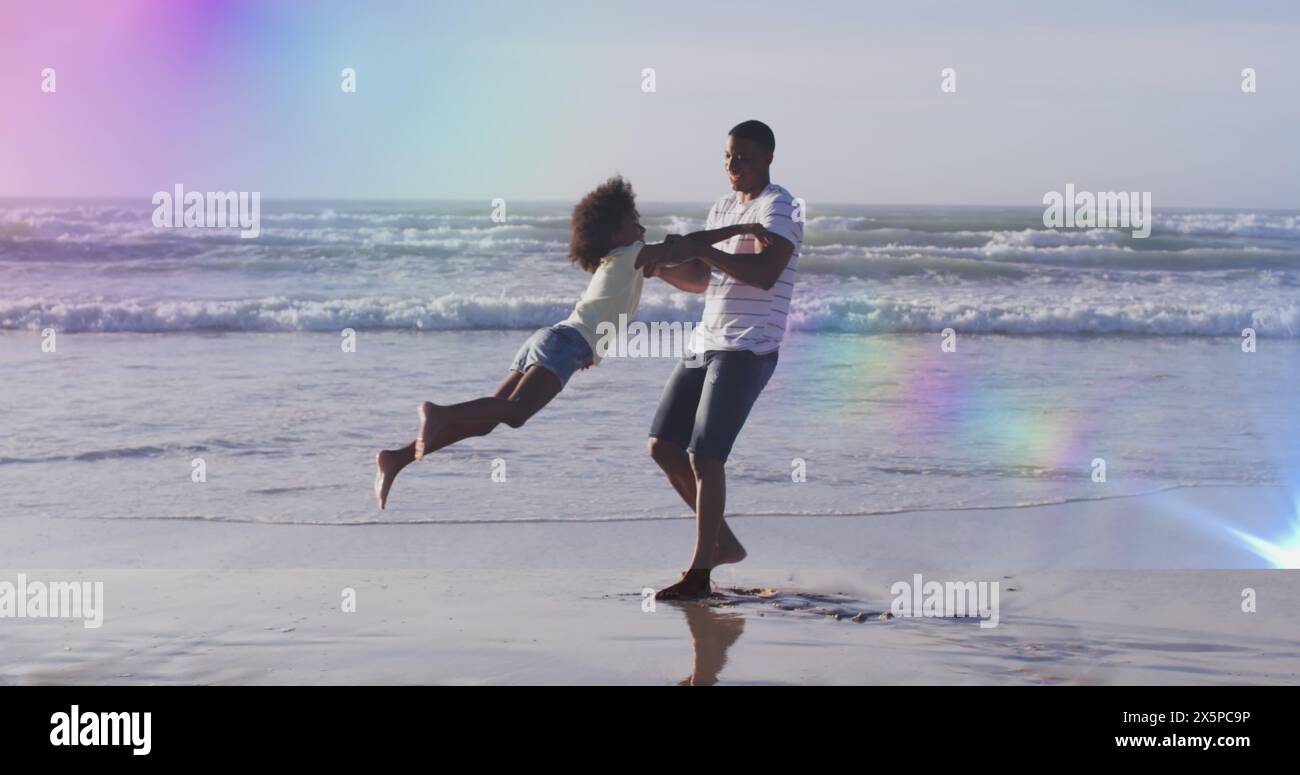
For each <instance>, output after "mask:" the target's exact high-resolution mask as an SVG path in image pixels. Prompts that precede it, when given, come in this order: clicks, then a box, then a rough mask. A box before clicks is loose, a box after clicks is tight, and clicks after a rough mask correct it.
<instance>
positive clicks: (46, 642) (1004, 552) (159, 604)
mask: <svg viewBox="0 0 1300 775" xmlns="http://www.w3.org/2000/svg"><path fill="white" fill-rule="evenodd" d="M1188 503H1198V504H1200V505H1201V506H1202V507H1204V508H1206V509H1208V510H1213V509H1215V508H1217V507H1219V506H1222V505H1224V504H1228V503H1231V504H1236V505H1237V507H1238V508H1241V509H1242V510H1245V509H1246V507H1250V508H1252V509H1258V510H1259V511H1260V512H1268V511H1269V510H1271V509H1276V508H1283V507H1285V506H1286V505H1287V500H1286V493H1285V492H1283V491H1282V490H1280V489H1273V488H1255V489H1250V488H1193V489H1184V490H1177V491H1168V492H1165V493H1162V494H1158V495H1152V496H1145V497H1135V498H1117V499H1112V500H1108V501H1093V502H1087V503H1072V504H1063V505H1058V506H1050V507H1034V508H1024V509H1009V510H1002V511H997V510H987V511H981V512H962V513H955V512H944V511H936V512H916V513H906V514H897V515H887V516H877V517H871V518H868V519H855V518H824V517H821V518H819V517H807V516H802V517H751V518H740V519H736V520H734V524H735V527H736V531H737V533H738V534H739V535H740V536H742V538H743V539H744V540H745V541H746V543H747V545H748V547H749V550H750V555H751V556H750V559H748V560H746V561H745V562H744V563H742V564H740V565H738V566H734V567H733V568H728V569H725V570H723V571H721V572H719V573H718V574H717V576H716V579H717V586H718V588H719V592H720V594H719V595H718V596H716V597H714V598H712V599H710V600H708V601H706V602H702V603H692V604H666V603H659V604H658V605H656V606H655V608H654V610H653V611H647V610H644V606H643V595H642V589H643V588H645V587H647V586H653V585H655V584H662V583H665V582H667V581H670V580H671V579H672V578H673V577H674V576H675V573H674V569H675V568H676V563H677V562H678V560H679V556H680V554H681V553H682V551H683V548H682V547H683V546H684V545H686V544H687V540H688V536H689V533H690V530H691V524H690V522H689V521H688V520H686V519H681V520H663V521H655V522H646V521H640V522H638V521H612V522H603V523H592V522H583V523H574V524H560V523H555V522H551V523H531V524H530V523H486V524H436V525H435V524H370V525H351V526H336V525H267V524H240V523H210V522H202V521H193V520H149V519H143V520H132V521H126V520H76V519H67V520H48V519H40V520H37V519H28V518H23V517H9V518H6V519H5V520H4V529H5V536H6V540H5V544H4V547H3V550H0V568H4V569H5V570H3V571H0V579H3V580H10V581H12V580H13V579H14V577H15V574H17V573H19V572H22V573H25V574H26V575H27V576H28V577H29V578H31V579H62V580H75V579H84V580H96V581H102V582H103V583H104V623H103V626H102V627H100V628H98V629H88V628H85V627H84V626H83V625H82V623H81V622H80V621H76V620H53V619H44V620H38V619H28V620H10V621H6V622H5V626H4V627H2V628H0V653H2V654H3V655H4V657H3V659H0V683H5V684H43V683H76V684H245V683H255V684H299V683H305V684H354V683H379V684H439V683H440V684H571V683H576V684H651V685H668V684H676V683H682V682H694V683H697V684H712V683H717V684H796V683H797V684H855V683H883V684H939V683H942V684H951V683H955V684H1005V683H1022V684H1058V683H1065V684H1134V683H1139V684H1179V683H1198V684H1294V683H1300V641H1298V640H1297V638H1296V630H1295V619H1294V612H1295V610H1297V605H1298V604H1300V572H1297V571H1284V570H1258V569H1254V568H1255V567H1257V566H1258V561H1257V560H1254V559H1252V555H1250V554H1249V553H1248V552H1243V553H1242V554H1241V555H1240V557H1239V558H1238V562H1239V564H1240V567H1239V568H1237V569H1223V562H1222V560H1223V556H1224V555H1223V548H1222V547H1223V542H1222V540H1221V538H1220V537H1219V536H1217V535H1215V534H1214V533H1213V531H1210V530H1206V529H1203V528H1196V529H1190V528H1189V527H1188V526H1189V522H1188V521H1187V520H1185V519H1183V520H1180V519H1177V518H1176V514H1175V513H1174V510H1175V509H1178V508H1186V506H1187V504H1188ZM1108 523H1110V524H1108ZM1115 525H1122V526H1123V528H1124V535H1125V537H1124V539H1123V541H1122V543H1123V547H1124V548H1122V550H1121V551H1116V547H1115V546H1106V545H1102V544H1100V543H1097V542H1095V541H1093V540H1091V539H1090V538H1089V536H1093V535H1110V534H1113V532H1112V531H1111V530H1110V528H1111V527H1113V526H1115ZM73 534H75V539H76V540H75V541H73V540H68V539H70V538H72V537H73ZM1155 548H1160V550H1161V551H1160V555H1161V556H1162V557H1164V558H1165V560H1164V561H1162V562H1159V563H1155V564H1151V563H1149V562H1148V560H1149V559H1150V557H1151V556H1152V553H1153V552H1152V550H1153V549H1155ZM1043 549H1048V550H1049V551H1048V552H1046V553H1044V552H1043V551H1042V550H1043ZM1048 556H1050V557H1051V558H1052V559H1051V561H1050V563H1048V562H1045V561H1044V559H1043V558H1044V557H1048ZM1210 558H1214V560H1215V562H1216V563H1217V565H1218V567H1219V568H1220V569H1217V570H1200V569H1198V568H1199V567H1201V566H1203V565H1204V564H1205V562H1206V561H1207V560H1208V559H1210ZM1139 560H1140V561H1141V563H1142V564H1141V566H1138V565H1137V564H1136V562H1137V561H1139ZM1229 567H1231V566H1229ZM915 573H922V574H924V576H925V577H926V578H931V579H937V580H975V581H981V580H984V581H996V582H998V583H999V584H1000V588H1001V595H1000V602H1001V605H1000V615H999V622H998V626H996V627H990V628H981V627H980V626H979V623H978V622H979V619H978V618H974V617H968V618H960V619H957V618H947V619H929V618H883V619H882V618H881V616H880V615H881V614H882V613H885V612H888V611H889V610H890V608H891V601H892V599H893V596H892V595H891V594H890V586H891V584H893V583H894V582H896V581H898V580H906V579H911V578H912V576H913V574H915ZM1244 588H1251V589H1253V590H1255V593H1256V596H1257V601H1258V608H1257V611H1256V612H1255V613H1243V612H1242V610H1241V600H1242V590H1243V589H1244ZM345 589H351V590H355V600H356V607H355V612H350V613H345V612H343V611H342V610H341V608H342V606H341V604H340V601H341V596H342V595H344V594H345V593H344V590H345Z"/></svg>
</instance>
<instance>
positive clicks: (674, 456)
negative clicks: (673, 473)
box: [646, 436, 686, 466]
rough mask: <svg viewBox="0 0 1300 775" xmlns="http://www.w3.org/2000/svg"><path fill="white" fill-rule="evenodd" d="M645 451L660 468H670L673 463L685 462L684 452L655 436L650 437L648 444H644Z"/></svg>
mask: <svg viewBox="0 0 1300 775" xmlns="http://www.w3.org/2000/svg"><path fill="white" fill-rule="evenodd" d="M646 451H647V452H649V453H650V457H652V458H654V461H655V462H656V463H658V464H659V465H661V466H671V465H673V464H674V463H680V462H685V460H686V450H684V449H682V448H681V447H680V446H678V445H677V444H675V443H673V442H671V441H668V440H666V439H661V438H659V437H657V436H651V437H650V441H649V443H647V444H646Z"/></svg>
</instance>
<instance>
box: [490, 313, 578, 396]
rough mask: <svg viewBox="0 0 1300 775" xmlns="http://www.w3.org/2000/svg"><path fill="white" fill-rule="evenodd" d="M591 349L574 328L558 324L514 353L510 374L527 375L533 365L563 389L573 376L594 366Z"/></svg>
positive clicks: (544, 329)
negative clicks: (552, 375) (558, 383)
mask: <svg viewBox="0 0 1300 775" xmlns="http://www.w3.org/2000/svg"><path fill="white" fill-rule="evenodd" d="M591 355H592V353H591V345H589V344H587V339H586V337H584V336H583V335H582V332H581V331H579V330H578V329H576V328H574V327H573V326H566V325H564V324H563V323H556V324H555V325H553V326H550V327H548V328H541V329H538V330H537V331H536V332H534V333H533V335H532V336H530V337H528V340H527V341H525V342H524V344H523V346H522V347H520V348H519V352H517V353H515V362H514V363H512V364H511V365H510V368H511V370H513V371H517V372H519V373H521V374H522V373H525V372H527V371H528V367H529V366H532V365H533V364H534V363H535V364H537V365H538V366H541V367H542V368H544V369H546V370H547V371H549V372H551V373H552V374H554V375H555V376H557V377H559V378H560V386H561V387H563V386H565V385H567V384H569V377H572V376H573V372H575V371H577V370H578V369H581V368H582V367H583V366H586V365H587V364H589V363H591Z"/></svg>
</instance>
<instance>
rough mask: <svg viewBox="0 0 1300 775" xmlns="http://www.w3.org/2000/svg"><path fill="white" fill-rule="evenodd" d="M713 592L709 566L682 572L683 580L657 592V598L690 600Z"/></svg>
mask: <svg viewBox="0 0 1300 775" xmlns="http://www.w3.org/2000/svg"><path fill="white" fill-rule="evenodd" d="M711 594H713V585H712V584H710V583H709V569H708V568H691V569H690V570H688V571H686V572H685V573H683V574H682V580H681V581H679V582H677V583H676V584H673V585H672V586H670V587H664V588H663V589H661V590H659V591H658V592H656V593H655V600H689V599H691V598H696V597H708V596H709V595H711Z"/></svg>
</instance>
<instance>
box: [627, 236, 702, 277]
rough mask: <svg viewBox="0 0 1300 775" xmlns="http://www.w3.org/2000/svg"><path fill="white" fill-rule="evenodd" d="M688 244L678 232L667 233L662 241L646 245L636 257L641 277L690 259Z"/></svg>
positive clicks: (654, 273) (651, 275) (649, 275)
mask: <svg viewBox="0 0 1300 775" xmlns="http://www.w3.org/2000/svg"><path fill="white" fill-rule="evenodd" d="M691 257H692V256H691V253H690V250H689V244H688V243H687V240H686V238H685V237H683V236H682V235H680V234H669V235H668V236H667V237H665V238H664V241H663V242H661V243H659V244H657V245H655V244H651V245H646V246H645V247H643V248H641V252H640V253H639V254H638V255H637V257H636V264H635V266H636V268H637V269H640V270H641V275H642V276H643V277H654V276H655V275H656V274H657V273H658V272H659V270H660V269H662V268H665V267H670V266H676V265H678V264H682V263H685V262H687V261H689V260H691Z"/></svg>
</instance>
